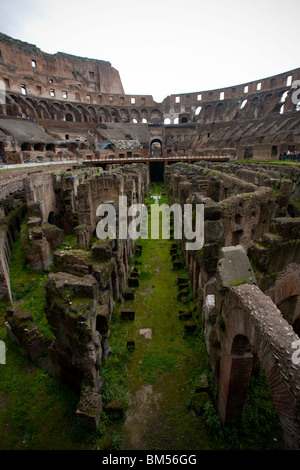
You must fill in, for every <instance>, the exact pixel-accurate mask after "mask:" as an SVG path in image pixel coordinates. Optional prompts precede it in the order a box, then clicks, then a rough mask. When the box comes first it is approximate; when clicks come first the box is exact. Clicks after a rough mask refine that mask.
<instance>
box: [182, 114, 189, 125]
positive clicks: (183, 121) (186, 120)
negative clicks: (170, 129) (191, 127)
mask: <svg viewBox="0 0 300 470" xmlns="http://www.w3.org/2000/svg"><path fill="white" fill-rule="evenodd" d="M180 122H181V124H184V123H186V122H188V118H187V117H186V116H184V117H182V118H181V120H180Z"/></svg>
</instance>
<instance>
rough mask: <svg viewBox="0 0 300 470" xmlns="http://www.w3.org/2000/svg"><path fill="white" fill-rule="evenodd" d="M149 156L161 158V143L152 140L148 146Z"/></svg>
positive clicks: (157, 140)
mask: <svg viewBox="0 0 300 470" xmlns="http://www.w3.org/2000/svg"><path fill="white" fill-rule="evenodd" d="M150 154H151V156H152V157H161V155H162V141H161V140H159V139H153V140H152V142H151V144H150Z"/></svg>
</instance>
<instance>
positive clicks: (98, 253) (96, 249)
mask: <svg viewBox="0 0 300 470" xmlns="http://www.w3.org/2000/svg"><path fill="white" fill-rule="evenodd" d="M112 254H113V251H112V242H111V241H110V240H98V241H97V242H96V243H95V244H94V245H93V246H92V255H93V258H94V259H95V260H96V261H109V260H110V259H111V258H112Z"/></svg>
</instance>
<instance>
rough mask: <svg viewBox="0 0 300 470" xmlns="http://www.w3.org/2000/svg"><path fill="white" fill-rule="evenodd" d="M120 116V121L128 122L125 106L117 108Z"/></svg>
mask: <svg viewBox="0 0 300 470" xmlns="http://www.w3.org/2000/svg"><path fill="white" fill-rule="evenodd" d="M119 114H120V118H121V121H122V122H130V117H129V112H128V109H126V108H121V109H120V110H119Z"/></svg>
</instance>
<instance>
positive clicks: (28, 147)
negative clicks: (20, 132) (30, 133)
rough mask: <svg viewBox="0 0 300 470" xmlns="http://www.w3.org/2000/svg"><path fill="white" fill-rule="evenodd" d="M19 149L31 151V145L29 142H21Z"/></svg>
mask: <svg viewBox="0 0 300 470" xmlns="http://www.w3.org/2000/svg"><path fill="white" fill-rule="evenodd" d="M21 150H22V152H31V150H32V146H31V144H30V143H29V142H23V144H22V145H21Z"/></svg>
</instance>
